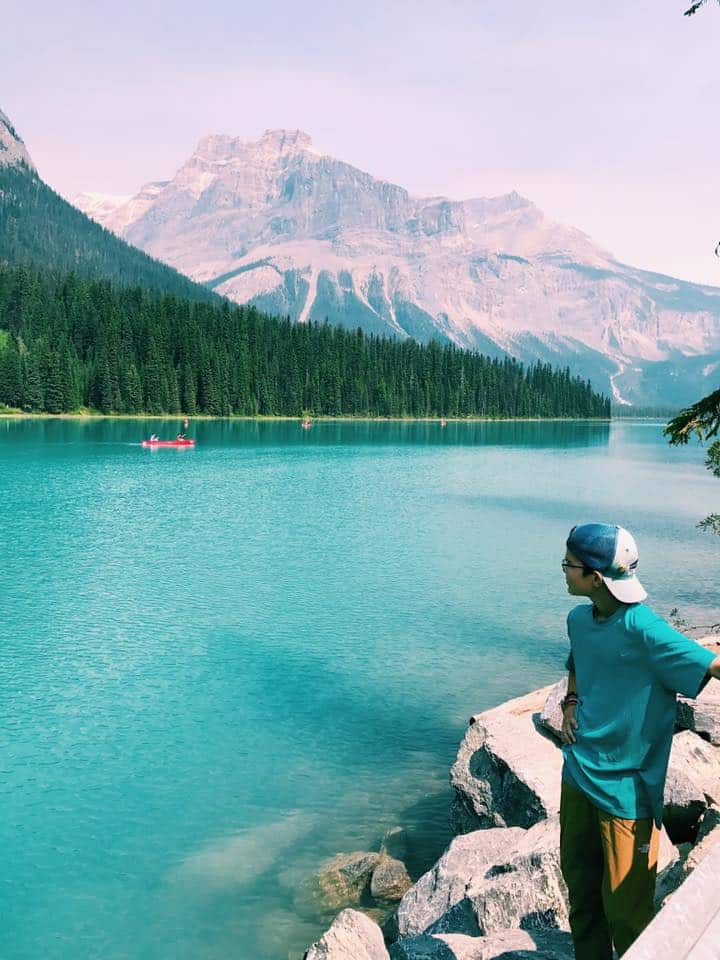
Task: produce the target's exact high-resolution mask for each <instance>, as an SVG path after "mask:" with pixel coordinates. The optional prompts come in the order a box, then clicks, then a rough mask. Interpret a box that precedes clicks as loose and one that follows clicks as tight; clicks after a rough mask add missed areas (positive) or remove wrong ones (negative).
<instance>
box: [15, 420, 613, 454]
mask: <svg viewBox="0 0 720 960" xmlns="http://www.w3.org/2000/svg"><path fill="white" fill-rule="evenodd" d="M610 428H611V424H610V421H581V420H564V421H560V420H554V421H511V420H507V421H477V420H476V421H448V422H447V425H446V426H444V427H443V426H441V424H440V421H438V420H431V421H376V420H318V421H315V422H314V423H313V425H312V428H311V429H309V430H303V429H301V427H300V421H299V420H191V421H190V426H189V428H188V430H187V431H186V432H187V433H188V435H189V436H192V437H194V438H195V439H196V440H197V441H198V446H202V447H205V448H207V447H213V446H232V447H238V446H241V447H242V446H252V447H255V446H263V447H268V446H283V447H284V446H330V445H352V446H368V445H370V446H402V445H404V444H409V445H413V446H418V445H421V446H448V447H456V446H461V447H479V446H503V447H531V448H552V447H597V446H604V445H606V444H607V443H608V441H609V438H610ZM183 429H184V428H183V426H182V418H179V417H177V418H171V419H167V418H165V419H157V418H148V419H137V420H122V419H112V420H63V419H57V420H52V419H32V420H30V419H17V420H16V419H10V418H8V419H2V420H0V443H3V444H5V443H8V442H10V443H12V442H14V441H17V442H18V443H22V444H23V445H24V446H26V445H27V444H30V445H40V444H73V443H82V444H87V443H88V442H91V443H92V442H94V443H114V444H136V443H139V442H140V441H141V440H142V439H143V438H144V437H148V436H149V435H150V434H151V433H157V434H158V435H159V436H160V437H162V438H164V439H172V438H174V437H175V436H176V435H177V434H178V433H179V432H180V431H182V430H183ZM154 452H157V451H148V454H149V455H152V454H153V453H154ZM189 452H190V451H178V453H180V454H187V453H189Z"/></svg>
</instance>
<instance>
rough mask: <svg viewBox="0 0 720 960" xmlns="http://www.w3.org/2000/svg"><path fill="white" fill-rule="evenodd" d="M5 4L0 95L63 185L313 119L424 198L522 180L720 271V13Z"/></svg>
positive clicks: (667, 253)
mask: <svg viewBox="0 0 720 960" xmlns="http://www.w3.org/2000/svg"><path fill="white" fill-rule="evenodd" d="M683 9H684V6H683V3H682V2H679V3H678V2H676V0H638V2H635V3H633V4H627V3H626V2H616V0H609V2H606V3H604V4H601V5H600V4H584V3H580V4H579V3H577V0H517V2H516V3H513V4H506V5H498V4H497V3H495V2H492V3H489V2H485V0H448V2H446V3H445V4H443V5H438V4H435V3H430V2H426V0H412V2H411V0H406V2H393V0H388V2H385V3H380V2H377V0H369V2H366V3H363V4H349V3H342V2H340V3H338V2H335V3H330V2H316V3H313V4H310V5H306V6H304V5H297V4H292V3H289V2H287V0H277V2H276V3H274V4H272V5H258V4H252V5H251V4H242V3H240V4H238V3H237V2H235V3H231V2H229V0H207V2H205V3H204V4H197V3H195V4H190V3H187V2H186V0H178V2H175V3H170V2H169V0H148V2H144V3H142V4H139V3H137V2H134V0H130V2H128V3H126V4H124V5H122V6H118V5H116V4H114V3H113V4H110V3H109V2H106V0H100V2H97V0H96V2H92V3H90V2H80V3H77V2H72V0H70V2H69V3H68V4H65V5H56V4H50V3H49V2H48V0H38V2H36V3H35V4H32V5H29V4H27V3H19V2H17V0H10V2H9V6H7V3H6V4H5V5H4V11H3V14H2V22H3V28H4V32H5V36H6V38H12V43H8V41H7V39H5V41H4V43H3V56H2V58H0V90H1V91H2V94H1V95H0V96H1V99H0V108H1V109H3V110H4V111H5V112H6V113H7V114H8V116H9V117H10V119H11V120H12V121H13V123H14V124H15V126H16V128H17V129H18V131H19V132H20V134H21V135H22V136H23V138H24V139H25V141H26V144H27V146H28V149H29V150H30V153H31V155H32V157H33V159H34V161H35V163H36V164H37V166H38V169H39V171H40V174H41V175H42V176H43V178H44V179H45V180H46V181H47V182H48V183H49V184H50V185H51V186H53V187H54V188H55V189H57V190H59V191H60V192H61V193H63V194H65V195H66V196H68V197H72V196H73V195H74V194H76V193H78V192H80V191H84V190H92V191H97V192H101V193H133V192H135V191H136V190H137V189H138V188H139V187H140V186H141V184H142V183H144V182H146V181H148V180H155V179H167V178H169V177H170V176H172V175H173V173H174V172H175V170H176V169H177V168H178V167H179V166H180V164H181V163H182V162H183V161H184V160H185V159H186V158H187V156H188V155H189V154H190V153H191V152H192V150H193V149H194V147H195V144H196V143H197V141H198V140H199V139H200V138H201V137H202V136H204V135H206V134H208V133H227V134H230V135H233V136H239V137H242V138H243V139H255V138H256V137H258V136H259V135H260V134H261V133H262V132H263V130H265V129H266V128H274V127H283V126H284V127H291V128H297V127H299V128H301V129H304V130H306V131H307V132H308V133H310V135H311V136H312V137H313V140H314V142H315V145H316V147H317V148H318V149H319V150H321V151H322V152H325V153H329V154H331V155H333V156H335V157H338V158H340V159H343V160H346V161H347V162H349V163H352V164H354V165H355V166H358V167H361V168H362V169H364V170H367V171H368V172H369V173H371V174H373V175H374V176H377V177H381V178H384V179H388V180H391V181H393V182H395V183H399V184H401V185H402V186H404V187H405V188H407V189H408V190H410V191H411V192H412V193H416V194H422V195H437V194H445V195H447V196H451V197H454V198H462V197H470V196H491V195H495V194H498V193H505V192H508V191H510V190H513V189H516V190H518V191H519V192H520V193H521V194H523V195H524V196H527V197H529V198H530V199H531V200H533V201H534V202H535V203H537V204H538V206H540V207H541V208H542V209H543V210H544V211H545V212H546V213H547V214H548V215H549V216H551V217H554V218H556V219H558V220H561V221H564V222H566V223H571V224H573V225H575V226H577V227H579V228H580V229H582V230H584V231H586V232H587V233H589V234H590V235H591V236H592V237H593V239H594V240H595V241H596V242H598V243H599V244H600V245H602V246H603V247H605V248H606V249H608V250H610V251H612V252H613V253H614V254H615V255H616V256H617V257H618V259H620V260H623V261H625V262H627V263H631V264H633V265H636V266H640V267H645V268H647V269H652V270H657V271H660V272H663V273H669V274H672V275H675V276H679V277H683V278H685V279H688V280H696V281H701V282H706V283H713V284H716V285H720V260H718V259H717V258H716V257H715V256H714V255H713V250H714V247H715V244H716V243H717V241H718V239H720V200H719V199H718V198H719V197H720V191H719V190H718V173H717V158H718V156H720V129H719V125H718V123H717V120H716V118H717V116H718V115H719V114H720V108H719V105H718V94H717V51H718V49H720V8H719V7H717V5H715V4H708V5H707V7H706V8H705V9H703V10H702V11H701V12H700V13H699V14H698V15H697V16H695V17H693V18H685V17H683V16H682V11H683Z"/></svg>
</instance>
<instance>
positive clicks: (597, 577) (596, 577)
mask: <svg viewBox="0 0 720 960" xmlns="http://www.w3.org/2000/svg"><path fill="white" fill-rule="evenodd" d="M604 582H605V581H604V580H603V578H602V574H600V573H598V572H597V570H593V587H595V589H596V590H597V589H598V588H599V587H601V586H602V585H603V583H604Z"/></svg>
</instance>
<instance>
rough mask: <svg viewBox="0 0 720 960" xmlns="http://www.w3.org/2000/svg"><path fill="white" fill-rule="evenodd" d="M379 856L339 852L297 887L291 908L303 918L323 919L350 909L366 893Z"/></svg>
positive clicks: (360, 852) (375, 854) (361, 852)
mask: <svg viewBox="0 0 720 960" xmlns="http://www.w3.org/2000/svg"><path fill="white" fill-rule="evenodd" d="M379 862H380V854H379V853H366V852H364V851H359V852H356V853H339V854H338V855H337V856H335V857H332V858H331V859H330V860H326V861H325V862H324V863H323V864H321V866H320V868H319V870H318V871H317V873H316V874H315V875H314V876H313V877H312V878H311V879H310V880H307V881H306V882H305V883H303V884H301V886H300V888H299V889H298V891H297V893H296V895H295V901H294V902H295V909H296V910H297V912H298V913H299V914H300V916H303V917H323V916H327V914H328V913H332V912H333V911H337V910H341V909H343V908H344V907H349V906H354V905H356V904H358V903H360V901H361V900H362V898H363V897H364V896H365V894H366V893H367V892H368V891H369V888H370V881H371V878H372V874H373V871H374V870H375V867H376V866H377V865H378V863H379Z"/></svg>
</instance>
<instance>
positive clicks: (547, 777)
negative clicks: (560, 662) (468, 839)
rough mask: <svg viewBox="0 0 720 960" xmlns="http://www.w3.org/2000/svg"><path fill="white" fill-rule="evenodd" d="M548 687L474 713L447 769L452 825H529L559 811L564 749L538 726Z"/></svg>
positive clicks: (468, 827)
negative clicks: (452, 797)
mask: <svg viewBox="0 0 720 960" xmlns="http://www.w3.org/2000/svg"><path fill="white" fill-rule="evenodd" d="M552 689H553V688H552V687H545V688H543V689H542V690H536V691H534V692H533V693H529V694H527V696H524V697H518V698H517V699H515V700H510V701H508V702H507V703H504V704H502V705H501V706H499V707H495V708H494V709H492V710H486V711H485V712H484V713H480V714H477V716H474V717H473V718H472V719H471V721H470V726H469V728H468V730H467V733H466V734H465V737H464V738H463V741H462V743H461V745H460V749H459V751H458V755H457V760H456V761H455V764H454V765H453V768H452V770H451V773H450V779H451V782H452V785H453V787H454V789H455V794H456V801H455V804H454V805H453V812H452V819H453V825H454V827H455V828H456V829H457V830H458V831H459V832H467V831H469V830H474V829H477V828H478V827H524V828H528V827H531V826H533V825H534V824H536V823H538V822H539V821H540V820H546V819H547V818H548V817H552V816H555V815H556V814H557V813H558V811H559V809H560V772H561V769H562V751H561V750H560V749H559V747H558V745H557V743H556V742H555V740H554V739H553V738H552V737H551V736H550V735H549V734H548V733H547V732H546V731H545V730H544V729H543V728H542V727H541V726H540V722H539V721H540V713H541V711H542V709H543V707H544V705H545V702H546V700H547V698H548V695H549V693H550V691H551V690H552Z"/></svg>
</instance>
